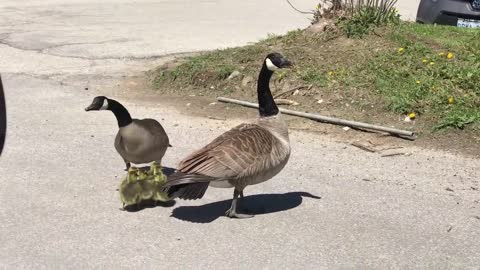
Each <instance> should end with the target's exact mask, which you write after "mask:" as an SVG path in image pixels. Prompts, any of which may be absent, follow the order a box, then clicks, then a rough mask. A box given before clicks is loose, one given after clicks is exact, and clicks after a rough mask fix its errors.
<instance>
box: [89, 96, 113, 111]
mask: <svg viewBox="0 0 480 270" xmlns="http://www.w3.org/2000/svg"><path fill="white" fill-rule="evenodd" d="M108 109H110V108H109V104H108V98H107V97H104V96H98V97H95V98H94V99H93V101H92V104H90V105H89V106H88V107H86V108H85V111H87V112H88V111H100V110H108Z"/></svg>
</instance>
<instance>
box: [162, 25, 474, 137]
mask: <svg viewBox="0 0 480 270" xmlns="http://www.w3.org/2000/svg"><path fill="white" fill-rule="evenodd" d="M340 29H341V27H340ZM362 35H363V36H362V38H355V39H351V38H348V37H346V35H345V34H344V33H339V31H327V32H325V33H322V34H312V33H308V32H305V31H300V30H296V31H291V32H289V33H288V34H286V35H285V36H271V37H269V38H267V39H265V40H262V41H260V42H258V43H255V44H252V45H248V46H244V47H239V48H229V49H225V50H218V51H213V52H208V53H205V54H201V55H198V56H194V57H190V58H188V59H185V61H183V63H182V64H180V65H178V66H177V67H175V68H173V69H170V70H166V71H165V70H164V71H156V72H155V73H154V80H153V84H154V86H155V87H156V88H157V89H176V90H177V91H184V92H185V93H189V94H191V93H192V92H193V93H194V92H202V93H205V94H207V95H212V96H218V95H222V94H228V95H230V96H235V97H246V98H251V99H254V97H255V91H254V88H255V78H256V76H257V72H258V69H259V68H260V65H261V63H262V60H263V58H264V57H265V55H266V54H267V53H269V52H271V51H279V52H282V53H283V54H284V55H286V56H287V57H288V58H290V59H292V60H293V61H294V62H296V68H295V69H294V70H291V71H282V72H278V73H276V75H275V76H274V82H273V85H274V86H273V87H272V89H273V90H274V91H280V90H282V89H284V88H287V87H294V86H298V85H308V86H310V87H308V90H302V92H301V95H297V96H290V98H291V99H295V100H296V101H298V102H300V103H301V105H300V106H299V107H297V109H302V110H307V111H316V110H318V109H317V108H318V107H319V106H318V104H317V101H318V100H319V99H325V100H328V101H329V102H328V104H329V105H325V107H324V108H331V109H334V110H335V112H339V113H338V114H337V115H340V116H341V115H342V112H344V115H345V116H349V117H354V118H358V119H362V117H363V118H368V119H370V117H372V116H374V115H378V116H380V117H381V116H382V115H384V114H391V115H397V116H398V115H406V114H408V113H412V112H415V113H416V114H417V115H418V117H419V119H420V120H421V121H424V123H425V125H426V127H427V128H428V129H429V130H439V129H446V128H455V129H463V128H466V127H469V128H478V127H479V126H480V31H476V30H471V29H461V28H456V27H448V26H433V25H421V24H413V23H406V22H401V23H395V24H389V25H387V26H385V27H380V28H379V27H376V28H375V29H374V30H372V29H370V30H369V31H368V33H367V32H366V33H363V34H362ZM449 53H450V54H449ZM448 55H450V56H452V57H451V58H448V57H447V56H448ZM234 70H238V71H239V72H240V73H241V76H239V77H238V78H234V79H232V80H226V78H227V77H228V76H229V75H230V74H231V73H232V72H233V71H234ZM248 76H250V77H251V78H252V79H253V80H252V83H250V84H249V85H247V86H242V79H243V78H245V77H248ZM177 93H178V92H177ZM347 104H348V105H347ZM328 106H329V107H328ZM397 118H398V117H397Z"/></svg>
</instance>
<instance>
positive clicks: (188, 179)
mask: <svg viewBox="0 0 480 270" xmlns="http://www.w3.org/2000/svg"><path fill="white" fill-rule="evenodd" d="M213 180H214V178H213V177H211V176H206V175H201V174H188V173H182V172H176V173H174V174H172V175H170V176H168V177H167V182H166V183H165V186H164V187H163V188H162V191H163V192H166V193H167V194H168V197H169V198H171V199H174V198H180V199H183V200H196V199H201V198H202V197H203V195H205V192H206V191H207V188H208V185H209V184H210V181H213Z"/></svg>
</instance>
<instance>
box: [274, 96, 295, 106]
mask: <svg viewBox="0 0 480 270" xmlns="http://www.w3.org/2000/svg"><path fill="white" fill-rule="evenodd" d="M275 103H276V104H277V105H293V106H296V105H299V104H300V103H298V102H296V101H293V100H290V99H284V98H279V99H275Z"/></svg>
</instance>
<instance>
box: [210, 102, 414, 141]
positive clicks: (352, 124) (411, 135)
mask: <svg viewBox="0 0 480 270" xmlns="http://www.w3.org/2000/svg"><path fill="white" fill-rule="evenodd" d="M217 100H218V101H220V102H226V103H233V104H238V105H242V106H245V107H250V108H258V104H256V103H252V102H248V101H242V100H236V99H231V98H225V97H218V98H217ZM280 111H281V112H282V113H284V114H288V115H294V116H299V117H304V118H308V119H312V120H317V121H321V122H325V123H331V124H336V125H342V126H349V127H352V128H364V129H370V130H376V131H382V132H387V133H390V134H392V135H396V136H399V137H401V138H405V139H410V140H414V139H415V133H414V132H412V131H406V130H400V129H395V128H389V127H382V126H377V125H371V124H367V123H362V122H356V121H350V120H344V119H339V118H334V117H328V116H322V115H318V114H313V113H305V112H299V111H294V110H288V109H284V108H280Z"/></svg>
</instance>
